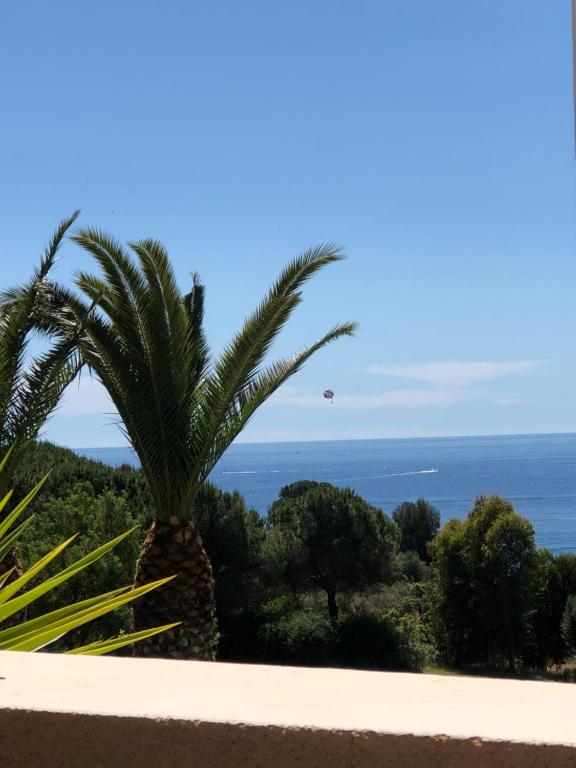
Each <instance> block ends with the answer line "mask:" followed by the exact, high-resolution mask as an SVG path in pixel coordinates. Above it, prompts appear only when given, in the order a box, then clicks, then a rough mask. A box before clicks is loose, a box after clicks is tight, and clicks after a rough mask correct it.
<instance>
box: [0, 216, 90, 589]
mask: <svg viewBox="0 0 576 768" xmlns="http://www.w3.org/2000/svg"><path fill="white" fill-rule="evenodd" d="M78 214H79V211H75V212H74V213H73V214H72V216H70V217H69V218H67V219H64V220H63V221H62V222H60V224H59V225H58V227H57V229H56V231H55V233H54V235H53V236H52V239H51V241H50V243H49V245H48V247H47V248H46V249H45V251H44V255H43V257H42V259H41V261H40V265H39V266H38V267H37V268H36V269H35V271H34V273H33V275H32V277H31V278H30V280H29V281H28V282H27V283H26V284H25V285H23V286H20V287H18V288H14V289H11V290H7V291H4V292H3V293H1V294H0V452H2V453H6V454H7V455H9V458H8V459H7V463H6V466H5V471H4V472H3V473H2V474H0V498H3V497H4V496H5V494H6V492H7V489H8V487H9V485H10V482H11V480H12V476H13V473H14V470H15V469H16V466H17V465H18V463H19V462H20V460H21V459H22V456H23V455H24V453H25V452H26V449H27V448H28V446H29V445H30V443H31V442H32V441H33V440H35V439H36V438H37V437H38V434H39V432H40V430H41V428H42V427H43V426H44V424H45V423H46V420H47V419H48V418H49V416H50V415H51V414H52V413H53V412H54V410H55V409H56V407H57V406H58V404H59V402H60V399H61V397H62V393H63V391H64V389H65V388H66V386H67V385H68V384H69V383H70V382H71V381H72V379H73V378H74V377H75V376H76V374H77V372H78V370H79V368H80V365H81V363H80V358H79V357H78V354H77V351H76V341H75V335H74V334H75V332H76V331H75V330H74V329H73V328H72V327H69V328H68V329H66V328H65V327H63V326H62V325H59V326H56V325H55V324H54V323H50V322H49V321H48V314H47V313H45V311H44V310H45V309H46V306H47V302H49V299H50V295H51V287H50V283H49V275H50V271H51V269H52V268H53V266H54V264H55V262H56V256H57V252H58V248H59V247H60V244H61V243H62V240H63V238H64V235H65V234H66V232H67V230H68V229H69V228H70V227H71V225H72V224H73V223H74V222H75V221H76V219H77V217H78ZM40 321H42V322H40ZM40 327H42V330H43V332H44V333H45V334H48V335H49V336H50V337H51V344H50V346H49V348H48V349H47V350H46V351H44V352H42V353H40V354H37V355H35V356H32V357H31V358H30V357H29V354H28V352H29V349H28V347H29V342H30V339H31V337H32V335H33V333H34V332H35V331H36V330H38V329H39V328H40ZM11 446H13V448H12V450H11V451H9V452H8V449H9V448H10V447H11ZM11 569H14V570H13V571H12V575H11V577H10V579H9V581H8V583H9V582H10V581H11V580H14V579H16V578H18V577H19V575H20V574H21V572H22V571H21V564H20V560H19V557H18V552H17V550H16V548H15V547H12V548H11V549H10V551H9V552H8V553H7V554H6V555H5V557H4V558H3V559H2V560H1V561H0V577H2V576H3V574H5V573H6V572H7V571H10V570H11Z"/></svg>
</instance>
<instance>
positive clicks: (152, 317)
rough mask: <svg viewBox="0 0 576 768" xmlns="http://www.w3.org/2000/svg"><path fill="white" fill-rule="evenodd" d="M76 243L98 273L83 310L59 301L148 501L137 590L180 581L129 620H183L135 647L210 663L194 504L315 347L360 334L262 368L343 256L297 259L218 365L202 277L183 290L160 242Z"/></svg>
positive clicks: (211, 644) (95, 237) (205, 565)
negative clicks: (308, 290)
mask: <svg viewBox="0 0 576 768" xmlns="http://www.w3.org/2000/svg"><path fill="white" fill-rule="evenodd" d="M72 239H73V240H75V241H76V243H78V244H79V245H81V246H82V247H83V248H85V249H86V250H87V251H89V252H90V253H91V254H92V255H93V256H94V258H95V259H96V261H97V262H98V264H99V266H100V268H101V270H102V275H101V276H97V275H93V274H86V273H81V274H79V275H78V276H77V279H76V284H77V286H78V287H79V288H80V290H81V291H82V293H83V294H84V297H86V298H87V299H88V303H85V302H84V300H83V299H79V298H77V297H74V296H72V295H70V294H66V292H65V291H64V290H63V289H58V290H59V293H60V295H59V296H56V298H55V305H58V306H62V307H64V305H67V307H68V310H67V311H70V310H71V311H72V313H73V315H74V317H75V320H76V322H80V323H83V324H84V328H83V331H82V333H81V334H80V340H79V348H80V351H81V354H82V357H83V359H84V361H85V362H86V363H87V364H88V366H89V367H90V368H91V369H92V370H93V371H94V372H95V374H96V375H97V377H98V378H99V379H100V381H101V382H102V384H103V385H104V386H105V388H106V389H107V391H108V394H109V396H110V398H111V400H112V402H113V403H114V406H115V407H116V409H117V411H118V413H119V415H120V419H121V429H122V430H123V432H124V434H125V435H126V437H127V438H128V440H129V442H130V444H131V445H132V447H133V449H134V450H135V452H136V454H137V455H138V458H139V460H140V463H141V466H142V470H143V472H144V474H145V476H146V478H147V481H148V484H149V487H150V491H151V495H152V498H153V505H154V520H153V523H152V525H151V527H150V529H149V531H148V534H147V536H146V540H145V542H144V545H143V548H142V551H141V554H140V557H139V560H138V563H137V566H136V581H135V585H136V586H141V585H143V584H145V583H147V582H149V581H153V580H157V579H159V578H162V576H163V575H164V574H165V575H167V576H168V575H172V574H174V573H177V574H178V578H176V579H174V581H173V582H170V583H169V584H167V585H166V586H165V587H163V588H161V589H159V590H156V591H155V592H154V593H150V594H149V595H147V596H146V597H145V598H143V599H141V600H140V601H138V602H137V603H136V604H135V611H134V619H135V621H134V623H135V629H136V630H140V629H144V628H146V627H149V626H154V625H156V624H169V623H171V622H172V620H174V621H179V620H182V625H181V626H180V627H179V628H178V629H175V630H173V631H172V632H168V633H165V634H164V635H162V636H158V637H155V638H151V639H150V640H147V641H145V642H144V643H142V644H140V647H139V651H140V652H141V653H142V654H144V655H162V656H166V655H168V656H172V657H175V658H188V659H205V660H207V659H212V658H214V654H215V650H216V648H215V646H216V631H215V622H214V582H213V577H212V569H211V566H210V561H209V559H208V557H207V555H206V552H205V550H204V546H203V543H202V539H201V537H200V534H199V531H198V527H197V524H196V521H195V519H194V503H195V498H196V495H197V493H198V490H199V488H200V487H201V485H202V483H203V482H204V480H205V479H206V478H207V477H208V475H209V474H210V471H211V470H212V468H213V467H214V465H215V464H216V462H217V461H218V459H219V458H220V457H221V456H222V454H223V452H224V451H225V450H226V448H228V446H229V445H230V444H231V443H232V441H233V440H234V439H235V437H236V436H237V435H238V434H239V433H240V431H241V430H242V429H243V428H244V426H245V425H246V424H247V422H248V421H249V419H250V418H251V416H252V415H253V414H254V412H255V411H256V409H257V408H258V407H259V406H260V405H262V403H264V401H265V400H266V399H267V398H268V397H270V395H271V394H272V393H273V392H275V391H276V390H277V389H278V387H280V385H281V384H283V383H284V382H285V381H286V380H287V379H288V378H290V376H292V375H293V374H294V373H296V371H298V370H299V369H300V368H301V367H302V365H303V364H304V363H305V362H306V360H308V358H310V357H311V356H312V355H313V354H314V353H315V352H316V351H317V350H319V349H321V348H322V347H324V346H325V345H326V344H328V343H329V342H332V341H334V340H335V339H338V338H339V337H341V336H345V335H352V334H353V333H354V331H355V324H353V323H345V324H341V325H337V326H336V327H334V328H332V330H330V331H329V332H328V333H327V334H326V335H325V336H323V337H322V338H321V339H320V340H319V341H317V342H316V343H314V344H312V345H311V346H308V347H305V348H303V349H301V350H300V351H299V352H297V353H296V354H295V355H294V356H293V357H291V358H289V359H283V360H280V361H278V362H275V363H273V364H271V365H268V366H264V365H263V363H264V359H265V357H266V355H267V353H268V351H269V349H270V347H271V345H272V343H273V342H274V340H275V339H276V337H277V336H278V334H279V332H280V331H281V330H282V328H283V327H284V325H285V324H286V322H287V321H288V319H289V317H290V315H291V314H292V312H293V311H294V309H295V308H296V307H297V306H298V304H299V303H300V301H301V292H300V289H301V287H302V285H303V283H304V282H305V281H306V280H308V279H309V278H310V277H311V276H312V275H313V274H314V273H316V272H317V271H318V270H320V269H321V268H322V267H324V266H326V265H327V264H330V263H331V262H334V261H338V260H339V259H340V258H342V256H341V255H340V252H339V250H338V249H337V248H336V247H334V246H332V245H327V246H321V247H318V248H315V249H313V250H310V251H308V252H306V253H304V254H303V255H301V256H300V257H298V258H296V259H295V260H294V261H292V263H290V264H289V265H288V266H287V267H286V268H285V269H284V270H283V272H282V273H281V274H280V276H279V278H278V279H277V281H276V282H275V283H274V285H273V286H272V288H271V289H270V291H269V292H268V294H267V296H266V297H265V298H264V300H263V301H262V302H261V304H260V305H259V307H258V308H257V309H256V311H255V312H254V313H253V314H252V315H250V316H249V317H248V318H247V319H246V321H245V322H244V325H243V327H242V329H241V330H240V331H239V332H238V333H237V334H236V335H235V336H234V337H233V339H232V340H231V342H230V343H229V344H228V345H227V346H226V347H225V349H224V351H223V353H222V354H221V356H220V357H219V359H218V360H216V361H214V362H212V361H211V359H210V354H209V348H208V344H207V341H206V337H205V334H204V331H203V309H204V287H203V285H202V284H201V283H200V282H199V280H198V277H197V275H194V276H193V280H192V286H191V290H190V291H189V292H188V293H186V294H182V293H181V291H180V289H179V288H178V285H177V283H176V279H175V276H174V271H173V269H172V266H171V264H170V261H169V259H168V255H167V253H166V251H165V249H164V248H163V246H162V245H161V244H160V243H159V242H157V241H154V240H141V241H138V242H132V243H129V248H130V249H131V251H132V253H133V254H134V255H135V257H136V258H135V259H134V258H133V256H131V255H129V252H128V251H127V250H125V249H124V248H123V247H122V246H121V245H119V244H118V243H117V242H115V241H114V240H113V239H112V238H111V237H109V236H107V235H105V234H103V233H101V232H99V231H96V230H93V229H81V230H80V231H78V232H77V234H75V235H74V236H73V238H72ZM90 305H92V306H93V307H95V310H94V311H92V312H91V311H90ZM66 316H67V314H66V311H63V317H66ZM172 617H173V618H172Z"/></svg>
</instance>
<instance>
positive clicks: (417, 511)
mask: <svg viewBox="0 0 576 768" xmlns="http://www.w3.org/2000/svg"><path fill="white" fill-rule="evenodd" d="M392 519H393V520H394V522H395V523H396V525H397V526H398V528H399V529H400V551H401V552H417V553H418V556H419V557H420V559H421V560H424V561H425V562H429V561H430V556H429V554H428V543H429V542H430V541H432V539H433V538H434V536H436V534H437V533H438V531H439V530H440V511H439V510H438V509H436V507H433V506H432V504H430V503H429V502H427V501H426V500H425V499H418V500H417V501H415V502H412V501H403V502H402V504H399V505H398V506H397V507H396V509H395V510H394V512H392Z"/></svg>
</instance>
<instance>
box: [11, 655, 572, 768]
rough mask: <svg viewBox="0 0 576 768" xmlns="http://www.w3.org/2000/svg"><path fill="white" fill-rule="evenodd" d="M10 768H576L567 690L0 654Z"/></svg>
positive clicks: (520, 683)
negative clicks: (499, 767) (557, 767)
mask: <svg viewBox="0 0 576 768" xmlns="http://www.w3.org/2000/svg"><path fill="white" fill-rule="evenodd" d="M0 677H2V678H3V679H0V755H1V757H2V763H3V764H4V765H10V767H11V768H20V766H22V767H23V766H26V768H32V767H34V766H42V768H52V766H54V768H56V766H58V768H67V767H68V766H79V767H83V766H90V767H91V768H93V767H98V768H100V767H101V768H129V767H130V766H139V767H140V768H148V766H150V767H152V766H153V767H154V768H172V766H178V767H179V768H181V767H182V768H183V767H184V766H191V767H192V766H194V768H229V767H231V768H236V767H237V766H246V768H248V767H250V768H265V767H266V768H292V767H294V768H295V767H296V766H299V768H304V767H307V766H310V768H321V767H323V766H327V767H332V766H334V768H336V767H338V768H340V767H342V768H355V767H356V766H358V768H360V766H362V768H371V767H372V766H375V767H376V766H387V768H395V767H396V766H402V767H403V768H407V767H410V768H412V767H414V768H420V767H422V768H424V766H426V768H429V767H431V766H438V767H439V768H442V767H443V766H456V765H457V766H459V767H460V766H462V768H464V767H466V768H467V767H468V766H471V767H473V766H490V768H497V767H498V766H500V765H501V766H508V767H510V768H516V766H518V768H520V766H522V768H530V766H571V767H572V768H574V767H575V766H576V686H574V685H570V684H563V683H535V682H529V681H516V680H514V681H510V680H494V679H486V678H469V677H468V678H467V677H440V676H433V675H411V674H399V673H382V672H357V671H352V670H335V669H302V668H294V667H271V666H270V667H267V666H252V665H234V664H210V663H202V662H183V661H163V660H144V659H119V658H81V657H74V656H58V655H53V654H23V653H11V652H0Z"/></svg>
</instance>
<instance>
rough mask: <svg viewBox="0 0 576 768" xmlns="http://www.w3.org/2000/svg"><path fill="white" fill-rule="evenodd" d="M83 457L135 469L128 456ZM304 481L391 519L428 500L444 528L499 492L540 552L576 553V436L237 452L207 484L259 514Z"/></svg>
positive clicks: (265, 447) (260, 447)
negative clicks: (360, 499) (353, 494)
mask: <svg viewBox="0 0 576 768" xmlns="http://www.w3.org/2000/svg"><path fill="white" fill-rule="evenodd" d="M77 452H78V453H80V454H82V455H85V456H89V457H90V458H94V459H99V460H100V461H103V462H105V463H106V464H111V465H118V464H121V463H130V464H134V465H136V464H137V460H136V459H135V456H134V454H133V453H132V451H131V450H130V449H128V448H86V449H78V451H77ZM303 479H307V480H325V481H328V482H330V483H333V484H334V485H338V486H349V487H351V488H354V490H356V491H357V492H358V493H359V494H360V495H361V496H364V498H366V499H367V500H368V501H369V502H371V503H372V504H374V505H376V506H378V507H380V508H381V509H383V510H384V511H385V512H386V513H388V514H391V513H392V510H393V509H394V507H395V506H396V505H397V504H399V503H400V502H401V501H405V500H414V499H417V498H419V497H424V498H425V499H428V500H429V501H431V502H432V503H433V504H435V505H436V506H437V507H438V508H439V509H440V511H441V513H442V518H443V521H446V520H448V519H450V518H451V517H464V516H465V515H466V513H467V512H468V510H469V509H470V507H471V505H472V502H473V500H474V498H475V497H476V496H478V495H480V494H490V493H499V494H501V495H502V496H506V497H507V498H509V499H511V500H512V501H513V502H514V505H515V507H516V510H517V511H518V512H519V513H520V514H522V515H524V516H526V517H527V518H528V519H529V520H531V521H532V523H533V525H534V527H535V529H536V538H537V541H538V544H539V545H540V546H543V547H548V548H549V549H551V550H552V551H554V552H561V551H564V552H576V434H563V435H517V436H511V437H510V436H506V437H502V436H497V437H450V438H418V439H398V440H345V441H331V442H307V443H266V444H264V443H262V444H244V445H233V446H232V447H231V448H230V449H229V450H228V451H227V453H226V454H225V455H224V457H223V459H222V460H221V461H220V462H219V463H218V465H217V466H216V468H215V469H214V471H213V473H212V475H211V477H210V480H211V481H212V482H213V483H215V484H216V485H218V486H220V487H221V488H223V489H224V490H227V491H231V490H238V491H240V493H241V494H242V495H243V496H244V497H245V499H246V501H247V503H248V504H249V505H250V506H252V507H254V508H255V509H257V510H258V512H260V513H262V514H263V513H265V512H266V509H267V507H268V505H269V504H270V503H271V502H272V501H273V500H274V499H275V498H276V496H277V494H278V491H279V489H280V488H281V487H282V486H283V485H286V484H288V483H292V482H294V481H296V480H303Z"/></svg>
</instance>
